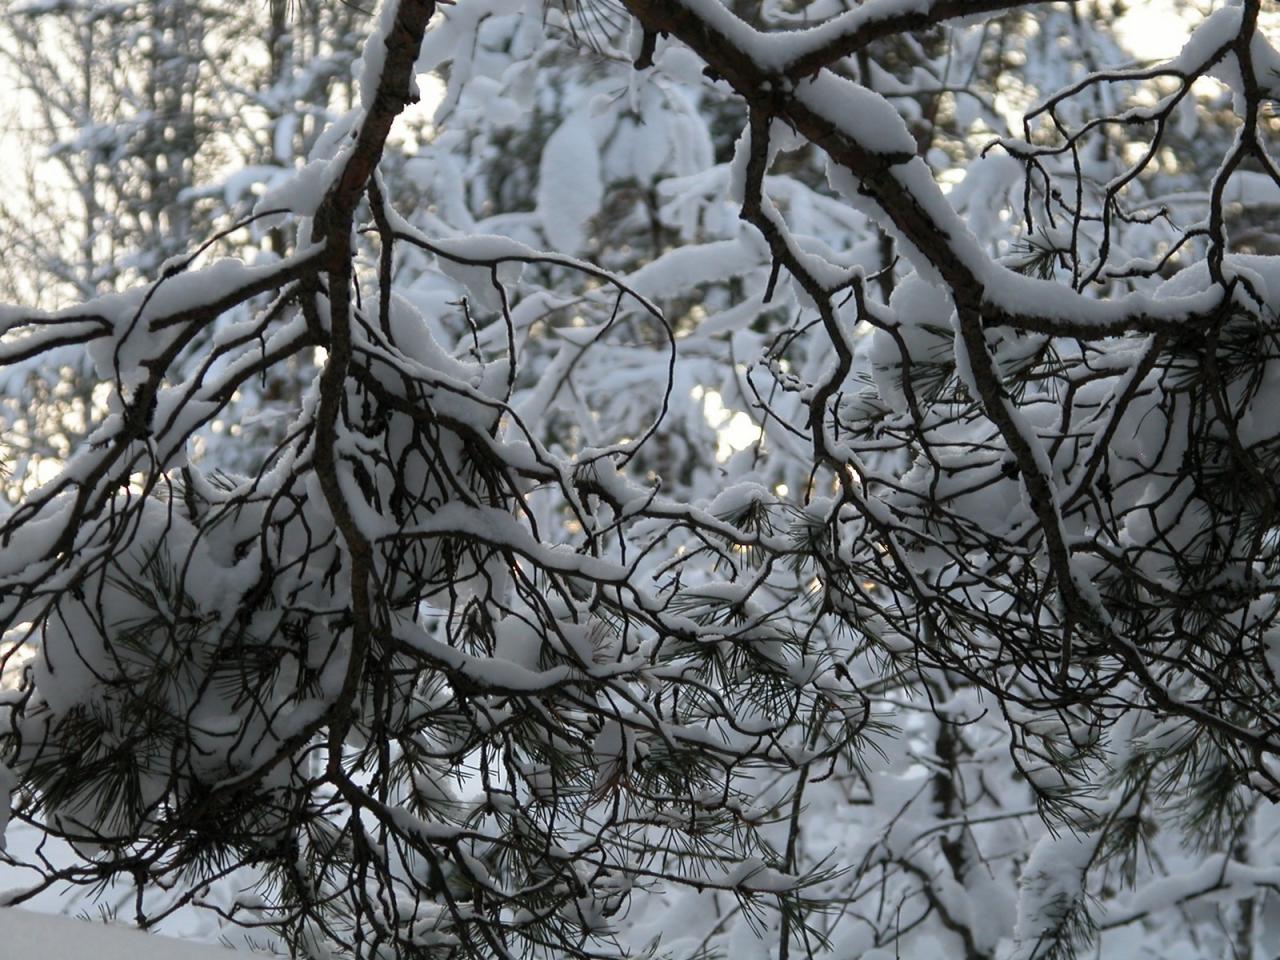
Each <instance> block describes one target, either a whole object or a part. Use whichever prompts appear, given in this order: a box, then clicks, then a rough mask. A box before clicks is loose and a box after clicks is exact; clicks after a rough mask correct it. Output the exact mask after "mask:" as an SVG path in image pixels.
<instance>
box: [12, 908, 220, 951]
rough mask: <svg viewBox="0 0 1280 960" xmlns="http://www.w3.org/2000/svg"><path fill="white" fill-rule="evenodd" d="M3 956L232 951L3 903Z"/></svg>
mask: <svg viewBox="0 0 1280 960" xmlns="http://www.w3.org/2000/svg"><path fill="white" fill-rule="evenodd" d="M0 956H5V957H39V958H41V960H84V958H92V960H230V958H233V957H235V956H237V954H236V953H234V952H233V951H230V950H224V949H222V948H219V947H216V946H212V945H209V944H200V943H188V942H185V941H182V940H175V939H173V938H171V937H160V936H154V935H152V934H147V933H142V932H141V931H138V930H129V929H126V928H124V927H118V926H113V925H111V924H105V923H91V922H89V921H88V920H77V919H73V918H71V917H56V916H49V915H48V914H42V913H33V912H31V911H28V910H20V909H16V908H7V909H6V908H0Z"/></svg>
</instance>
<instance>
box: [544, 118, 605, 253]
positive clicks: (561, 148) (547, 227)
mask: <svg viewBox="0 0 1280 960" xmlns="http://www.w3.org/2000/svg"><path fill="white" fill-rule="evenodd" d="M603 199H604V184H603V183H602V181H601V179H600V151H599V149H598V148H597V147H596V138H595V134H594V133H593V132H592V129H591V120H590V118H589V117H588V116H587V115H586V114H585V113H584V112H582V111H579V112H577V113H575V114H573V115H571V116H570V117H569V118H568V119H567V120H565V121H564V123H562V124H561V125H560V126H559V128H557V130H556V132H555V133H553V134H552V135H551V138H550V139H549V140H548V141H547V145H546V147H545V148H544V149H543V151H542V162H541V164H540V165H539V168H538V215H539V216H540V217H541V218H542V227H543V230H544V232H545V233H546V235H547V241H548V242H549V243H550V244H551V246H552V247H554V248H556V249H557V250H563V251H565V252H566V253H573V254H576V253H579V252H581V251H582V250H583V249H584V248H585V247H586V245H587V226H588V223H589V222H590V220H591V218H592V217H594V216H595V215H596V214H597V213H599V212H600V202H601V200H603Z"/></svg>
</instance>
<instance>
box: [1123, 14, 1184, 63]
mask: <svg viewBox="0 0 1280 960" xmlns="http://www.w3.org/2000/svg"><path fill="white" fill-rule="evenodd" d="M1128 6H1129V10H1128V12H1127V13H1126V14H1125V15H1124V16H1123V17H1121V18H1120V20H1119V21H1117V23H1116V27H1117V30H1118V32H1119V35H1120V42H1121V43H1123V44H1124V45H1125V46H1126V47H1128V48H1129V49H1130V50H1131V51H1132V52H1133V55H1134V56H1135V57H1137V58H1138V59H1139V60H1163V59H1167V58H1169V57H1172V56H1173V55H1174V54H1176V53H1177V52H1178V51H1179V50H1181V49H1182V41H1184V40H1185V39H1186V38H1187V34H1188V33H1190V32H1191V28H1192V27H1193V26H1194V25H1195V23H1196V21H1197V20H1198V19H1199V18H1200V14H1199V13H1197V12H1192V11H1189V10H1188V9H1187V7H1188V6H1189V4H1188V3H1186V2H1185V0H1182V2H1177V0H1131V2H1130V3H1129V5H1128Z"/></svg>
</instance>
